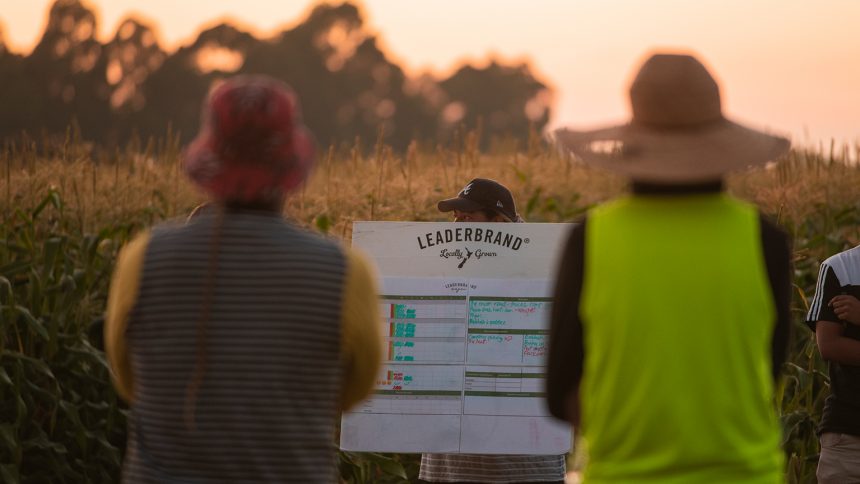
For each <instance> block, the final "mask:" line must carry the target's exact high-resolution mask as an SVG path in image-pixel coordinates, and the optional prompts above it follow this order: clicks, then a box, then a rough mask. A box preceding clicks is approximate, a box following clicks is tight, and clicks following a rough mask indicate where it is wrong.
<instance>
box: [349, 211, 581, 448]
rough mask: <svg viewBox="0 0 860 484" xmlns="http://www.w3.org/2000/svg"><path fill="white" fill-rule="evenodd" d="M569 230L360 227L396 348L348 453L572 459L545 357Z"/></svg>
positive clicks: (360, 410)
mask: <svg viewBox="0 0 860 484" xmlns="http://www.w3.org/2000/svg"><path fill="white" fill-rule="evenodd" d="M569 227H570V226H569V225H568V224H514V223H456V224H455V223H413V222H356V224H355V227H354V228H353V246H355V247H358V248H360V249H362V250H363V251H364V252H365V253H367V254H368V255H370V257H372V258H373V259H374V260H375V262H376V264H377V266H378V268H379V272H380V275H381V278H382V280H381V281H380V288H381V296H380V310H381V313H382V320H381V321H380V324H382V325H383V330H384V334H385V335H386V342H385V343H386V346H385V352H384V353H385V354H384V364H383V367H382V369H381V371H380V374H379V376H378V377H377V382H376V388H375V391H374V393H373V395H372V397H371V398H370V399H368V400H366V401H365V402H363V403H361V404H359V405H358V406H357V407H356V408H354V409H353V410H352V411H351V412H348V413H345V414H344V416H343V419H342V425H341V443H340V444H341V448H342V449H344V450H351V451H368V452H443V453H467V454H539V455H546V454H554V455H558V454H564V453H566V452H568V451H569V450H570V442H571V430H570V427H569V426H568V425H567V424H564V423H560V422H558V421H556V420H554V419H553V418H552V417H550V416H549V414H548V412H547V410H546V404H545V402H544V381H545V369H544V358H545V354H546V349H547V339H548V336H549V334H548V333H549V327H548V325H549V316H550V310H551V295H552V294H551V293H552V287H551V286H552V281H553V280H554V276H555V274H554V268H555V267H556V266H557V258H558V257H559V255H560V250H561V248H562V246H563V243H564V239H565V237H566V234H567V231H568V230H569Z"/></svg>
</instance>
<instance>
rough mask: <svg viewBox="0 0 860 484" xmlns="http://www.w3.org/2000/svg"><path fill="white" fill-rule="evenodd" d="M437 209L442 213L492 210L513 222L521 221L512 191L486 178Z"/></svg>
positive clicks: (470, 184)
mask: <svg viewBox="0 0 860 484" xmlns="http://www.w3.org/2000/svg"><path fill="white" fill-rule="evenodd" d="M437 207H438V208H439V211H440V212H450V211H452V210H461V211H463V212H475V211H478V210H491V211H493V212H496V213H499V214H502V215H504V216H505V217H507V218H508V219H509V220H510V221H511V222H516V221H517V220H518V219H519V216H518V215H517V207H516V205H514V197H513V195H511V191H510V190H508V189H507V188H506V187H505V186H504V185H502V184H501V183H499V182H497V181H494V180H488V179H486V178H475V179H474V180H472V181H470V182H469V183H468V184H467V185H466V186H465V187H463V189H462V190H460V193H458V194H457V197H456V198H449V199H447V200H442V201H441V202H439V204H438V205H437Z"/></svg>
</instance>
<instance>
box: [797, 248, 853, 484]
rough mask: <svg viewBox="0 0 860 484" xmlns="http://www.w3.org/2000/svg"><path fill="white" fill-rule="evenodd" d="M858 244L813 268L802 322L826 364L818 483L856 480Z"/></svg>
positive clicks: (820, 425)
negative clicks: (811, 288)
mask: <svg viewBox="0 0 860 484" xmlns="http://www.w3.org/2000/svg"><path fill="white" fill-rule="evenodd" d="M858 297H860V247H855V248H853V249H849V250H846V251H845V252H840V253H838V254H836V255H834V256H832V257H830V258H828V259H827V260H825V261H824V262H822V263H821V267H820V269H819V272H818V284H817V285H816V290H815V297H813V299H812V302H811V304H810V306H809V313H808V314H807V316H806V324H807V325H808V326H809V328H810V329H812V331H814V332H815V341H816V343H817V344H818V350H819V351H820V352H821V357H822V358H824V359H825V360H827V361H828V362H829V364H830V369H829V372H830V395H829V396H828V397H827V400H825V402H824V412H823V414H822V416H821V423H820V424H819V428H818V432H819V441H820V444H821V456H820V457H819V459H818V470H817V472H816V475H817V477H818V482H819V483H823V484H828V483H837V482H839V483H842V482H860V326H857V325H860V301H858V299H857V298H858Z"/></svg>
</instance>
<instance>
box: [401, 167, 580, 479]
mask: <svg viewBox="0 0 860 484" xmlns="http://www.w3.org/2000/svg"><path fill="white" fill-rule="evenodd" d="M436 206H437V208H438V210H439V211H440V212H453V214H454V221H455V222H498V223H516V222H524V220H523V218H522V217H521V216H520V214H519V213H518V212H517V207H516V203H515V202H514V197H513V195H511V191H510V190H508V188H507V187H506V186H504V185H502V184H501V183H499V182H497V181H495V180H489V179H487V178H475V179H473V180H471V181H470V182H469V183H467V184H466V186H465V187H463V189H462V190H460V192H459V193H458V194H457V196H456V197H452V198H447V199H445V200H440V201H439V203H438V204H437V205H436ZM467 250H468V249H467ZM467 256H468V253H467ZM418 475H419V478H420V479H421V482H432V483H436V482H446V483H451V482H455V483H478V482H480V483H519V484H526V483H532V482H534V483H536V482H541V483H559V484H561V483H563V482H564V475H565V456H564V455H484V454H440V453H429V452H428V453H425V454H422V455H421V467H420V470H419V474H418Z"/></svg>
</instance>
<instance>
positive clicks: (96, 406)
mask: <svg viewBox="0 0 860 484" xmlns="http://www.w3.org/2000/svg"><path fill="white" fill-rule="evenodd" d="M476 146H478V143H477V136H476V135H475V134H474V133H467V134H466V135H464V136H463V137H462V138H461V141H460V142H459V143H457V144H456V145H453V146H434V147H428V146H417V145H413V146H411V147H410V148H409V149H408V150H407V151H406V152H405V153H402V154H400V153H394V152H393V151H392V150H391V149H389V148H388V147H386V146H384V145H382V144H380V143H377V144H376V145H374V146H370V147H362V146H360V143H359V142H356V144H355V145H353V146H348V145H347V146H342V147H333V148H330V149H328V150H325V151H323V152H322V153H321V154H320V157H319V161H318V164H317V168H316V171H315V172H314V174H313V176H312V178H311V179H310V180H309V182H308V184H307V185H306V187H305V188H304V189H302V190H301V191H300V192H298V193H296V194H294V195H293V196H292V197H291V198H290V199H289V201H288V204H287V207H286V210H285V211H286V214H287V215H288V216H289V217H291V218H293V219H294V220H295V221H296V222H297V223H298V224H300V225H303V226H307V227H309V228H312V229H314V230H317V231H319V232H322V233H325V234H328V236H330V237H335V238H339V239H342V240H344V241H349V239H350V237H351V227H352V222H353V221H356V220H447V219H448V218H447V217H446V216H445V215H444V214H440V213H438V212H437V211H436V209H435V204H436V202H437V201H438V200H440V199H441V198H447V197H449V196H452V195H453V194H455V193H456V192H457V191H458V190H459V189H460V188H461V187H462V186H463V185H465V184H466V182H468V181H469V180H470V179H471V178H474V177H486V178H493V179H496V180H498V181H500V182H502V183H503V184H505V185H507V186H508V187H510V188H511V190H512V192H513V194H514V196H515V199H516V200H517V201H518V203H519V209H520V212H521V213H522V214H523V216H524V218H525V219H526V220H528V221H531V222H559V221H569V220H571V219H572V218H574V217H576V216H577V215H579V214H581V213H583V212H584V211H586V210H587V209H588V208H589V207H591V206H593V205H594V204H596V203H599V202H601V201H603V200H606V199H608V198H611V197H613V196H616V195H618V194H620V193H622V192H623V191H624V186H625V185H624V182H623V181H622V180H620V179H618V178H617V177H614V176H611V175H608V174H605V173H601V172H596V171H593V170H590V169H588V168H587V167H584V166H582V165H580V164H578V163H577V162H575V161H574V160H571V159H570V158H569V157H568V156H566V155H563V154H560V153H559V152H557V151H555V150H553V149H552V148H548V147H546V146H545V145H544V144H542V143H541V142H540V140H539V139H538V138H537V136H532V139H531V140H530V141H529V143H528V144H527V145H525V146H521V147H517V146H514V145H512V144H511V143H498V144H497V146H496V148H495V149H493V150H491V152H480V151H478V150H477V149H476V148H475V147H476ZM852 150H853V151H851V150H848V149H845V150H835V149H832V148H831V150H815V151H809V150H797V151H793V152H792V153H791V154H790V155H788V156H786V158H785V159H783V160H781V161H780V162H779V163H778V164H776V165H774V166H770V167H766V168H762V169H757V170H754V171H750V172H747V173H743V174H739V175H735V176H732V177H731V178H730V180H729V190H730V191H731V192H732V193H734V194H736V195H738V196H740V197H741V198H744V199H747V200H750V201H752V202H754V203H756V204H757V205H758V206H759V207H761V209H762V210H763V211H764V212H765V213H767V214H769V215H771V216H772V217H773V218H774V219H775V220H777V221H778V222H779V223H780V224H781V225H782V226H783V227H784V228H785V229H786V231H787V232H788V233H789V234H790V236H791V238H792V241H793V244H794V266H795V272H794V276H795V297H794V302H793V307H792V309H793V314H794V319H795V321H794V325H795V330H796V331H795V336H794V339H793V341H792V347H791V352H790V359H789V361H788V362H787V363H786V365H785V367H784V373H785V378H784V379H783V382H782V384H781V385H780V387H779V392H778V395H777V399H776V403H777V405H778V406H779V410H780V415H781V418H782V423H783V427H784V435H785V439H784V442H783V446H784V448H785V450H786V454H787V456H788V467H787V469H786V475H787V479H788V481H789V482H814V472H815V465H816V462H817V452H818V443H817V439H816V437H815V432H814V430H815V425H816V423H817V422H818V420H819V418H820V414H821V408H822V404H823V399H824V397H825V396H826V395H827V392H828V380H827V376H826V365H825V364H824V362H822V361H821V359H820V357H819V355H818V352H817V349H816V348H815V344H814V340H813V338H812V335H811V333H810V332H809V331H808V330H806V329H805V328H804V327H803V325H802V320H803V316H804V314H805V312H806V307H807V300H808V299H810V298H811V297H812V294H813V291H814V285H815V278H816V276H817V267H818V263H819V262H820V261H821V260H823V259H824V258H826V257H827V256H829V255H831V254H833V253H836V252H839V251H841V250H844V249H846V248H848V247H851V246H854V245H856V244H857V243H858V242H860V231H858V227H860V211H858V210H857V208H858V203H860V190H858V189H857V187H860V169H858V168H857V166H855V165H854V164H852V163H850V162H849V161H848V160H849V155H851V154H853V152H856V151H858V148H852ZM365 153H369V154H365ZM179 158H180V147H179V145H178V142H177V141H176V138H175V137H174V136H172V135H171V134H170V133H168V134H167V136H165V138H164V139H163V140H160V141H150V142H148V143H146V144H143V143H139V142H132V143H131V144H130V145H129V146H128V147H127V148H126V149H124V150H116V151H113V152H104V151H101V150H98V149H96V148H94V147H93V146H92V145H89V144H87V143H85V142H83V141H81V140H80V139H79V138H78V137H77V135H76V134H75V133H74V132H73V131H71V130H70V132H69V133H68V135H67V136H66V137H65V139H62V140H54V141H51V140H42V141H39V142H34V141H32V140H23V141H19V142H18V143H16V144H15V145H14V146H13V145H11V144H7V145H6V146H4V147H3V149H2V151H0V170H2V175H0V199H2V200H3V201H4V202H3V204H2V208H0V213H2V214H3V222H2V224H0V232H2V235H3V238H2V241H0V304H2V307H0V481H3V482H44V481H51V482H83V481H93V482H114V481H116V479H117V476H118V471H119V465H120V460H121V455H122V451H123V447H124V436H125V434H124V432H125V412H126V410H125V408H124V407H123V406H122V404H121V403H119V402H118V401H117V398H116V396H115V394H114V393H113V391H112V389H111V387H110V384H109V380H108V373H107V367H106V365H105V362H104V357H103V354H102V353H101V352H100V351H99V350H98V349H97V347H98V346H99V342H98V338H99V335H98V333H97V332H93V331H92V328H93V323H94V322H97V321H98V320H99V318H100V317H101V313H102V311H103V309H104V302H105V298H106V290H107V280H108V278H109V276H110V272H111V270H112V266H113V261H114V258H115V256H116V251H117V250H118V248H119V247H120V246H121V245H122V244H123V243H124V242H125V241H126V240H128V238H129V237H130V236H131V235H132V234H133V233H134V232H135V231H137V230H139V229H140V228H142V227H145V226H149V225H152V224H154V223H157V222H158V221H161V220H164V219H169V218H173V217H184V216H186V215H187V214H188V213H189V212H190V211H191V209H192V208H193V207H195V206H196V205H197V204H198V203H200V202H202V201H203V197H202V195H201V194H200V193H198V192H197V191H196V190H195V189H194V188H193V187H192V186H191V185H190V184H189V183H188V182H186V181H185V179H184V177H183V176H182V174H181V170H180V166H179ZM340 468H341V473H342V476H343V478H344V480H345V481H349V482H400V481H403V480H404V476H406V477H407V478H412V477H414V475H415V472H416V469H417V465H416V461H415V457H414V456H404V455H388V456H382V455H357V454H348V453H343V454H341V455H340Z"/></svg>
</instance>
